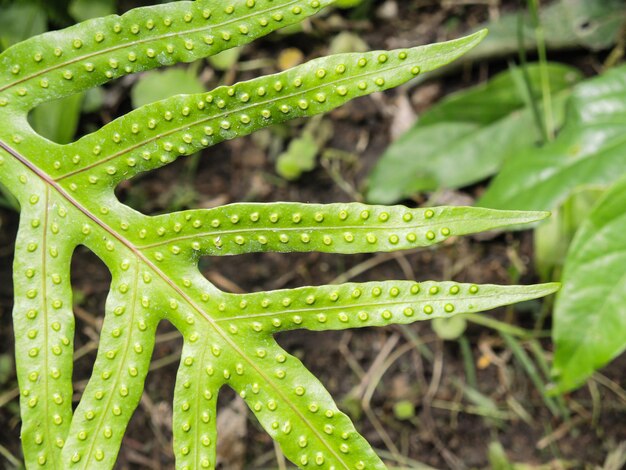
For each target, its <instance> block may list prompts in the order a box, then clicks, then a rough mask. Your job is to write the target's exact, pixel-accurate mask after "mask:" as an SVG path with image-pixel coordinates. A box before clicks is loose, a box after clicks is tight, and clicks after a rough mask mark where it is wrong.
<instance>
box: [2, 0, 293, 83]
mask: <svg viewBox="0 0 626 470" xmlns="http://www.w3.org/2000/svg"><path fill="white" fill-rule="evenodd" d="M299 1H300V0H293V1H291V2H289V3H286V4H284V5H280V6H275V7H273V8H267V9H265V10H263V11H262V12H254V13H251V14H249V15H245V16H241V17H236V18H235V19H232V20H228V21H225V22H223V23H217V24H211V25H209V26H206V27H202V28H195V29H190V30H186V31H180V32H175V33H167V34H163V35H160V36H155V37H154V38H150V39H142V40H139V41H132V42H129V43H127V44H122V45H119V46H113V47H108V48H106V49H101V50H99V51H97V52H92V53H91V54H85V55H82V56H80V57H76V58H74V59H72V60H67V61H65V62H62V63H59V64H57V65H55V66H52V67H47V68H44V69H41V70H40V71H38V72H35V73H32V74H30V75H27V76H25V77H23V78H21V79H19V80H15V81H13V82H11V83H9V84H7V85H4V86H0V93H1V92H3V91H5V90H8V89H10V88H13V87H15V86H18V85H20V84H22V83H24V82H27V81H29V80H32V79H34V78H37V77H40V76H41V75H44V74H46V73H48V72H51V71H53V70H58V69H60V68H63V67H67V66H68V65H72V64H75V63H78V62H81V61H83V60H88V59H91V58H93V57H98V56H100V55H105V54H109V53H111V52H115V51H118V50H121V49H126V48H128V47H135V46H139V45H141V44H147V43H150V42H156V41H161V40H163V39H167V38H171V37H176V36H182V35H186V34H194V33H199V32H201V31H204V30H207V29H213V28H222V27H225V26H228V25H229V24H231V23H237V22H239V21H244V20H247V19H248V18H251V17H254V16H258V15H261V14H263V13H269V12H271V11H274V10H279V9H281V8H285V7H288V6H289V5H293V4H294V3H299ZM119 18H122V17H121V16H119ZM2 55H4V54H2Z"/></svg>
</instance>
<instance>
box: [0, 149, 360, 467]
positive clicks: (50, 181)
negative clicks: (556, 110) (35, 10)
mask: <svg viewBox="0 0 626 470" xmlns="http://www.w3.org/2000/svg"><path fill="white" fill-rule="evenodd" d="M0 148H2V149H3V150H5V151H6V152H8V153H9V154H10V155H11V156H13V157H14V158H16V159H17V160H18V161H19V162H20V163H22V164H23V165H24V166H25V167H27V168H28V169H29V170H31V171H32V172H33V173H34V174H35V175H37V176H38V177H39V178H41V179H42V180H43V181H44V183H45V184H47V185H49V186H51V187H52V188H54V189H55V190H56V191H57V192H58V193H59V194H60V195H61V196H62V197H64V198H65V199H66V200H67V201H68V202H69V203H70V204H71V205H73V206H74V207H75V208H76V209H77V210H78V211H79V212H81V213H82V214H83V215H85V216H86V217H88V218H89V219H90V220H91V221H93V222H94V223H95V224H97V225H98V226H99V227H100V228H101V229H102V230H104V231H105V232H107V233H109V234H110V235H111V236H112V237H114V238H115V239H116V240H117V241H118V242H120V243H121V244H122V245H124V246H125V247H126V248H128V249H129V250H131V251H132V253H133V254H134V255H135V256H136V257H137V259H138V260H141V261H143V262H144V263H145V264H146V265H147V266H148V267H149V268H150V269H152V271H153V272H154V273H155V274H157V276H159V277H160V278H161V279H162V280H163V281H164V282H165V283H166V284H167V285H168V286H169V287H170V288H172V290H174V291H175V292H176V293H177V294H178V295H180V297H181V298H182V299H183V300H184V301H185V302H186V303H187V304H188V305H189V306H190V307H191V308H192V309H193V310H195V311H196V312H198V313H199V314H200V316H201V317H203V318H204V319H205V320H206V321H207V322H208V323H209V325H210V326H211V327H212V328H213V329H214V330H215V332H216V333H217V334H218V336H220V337H221V338H222V339H223V340H224V341H225V342H226V343H228V345H229V346H230V347H232V348H233V350H234V351H235V352H236V353H237V354H239V356H240V357H241V358H243V359H244V360H245V361H246V362H247V363H248V364H250V366H252V368H253V369H255V370H256V372H257V373H258V374H259V375H260V376H261V377H262V378H263V379H264V380H265V382H266V383H267V384H268V385H269V386H270V387H271V388H272V389H273V390H274V391H275V392H276V393H277V394H278V395H279V396H280V397H281V399H282V400H283V401H284V402H285V403H286V404H287V405H288V406H289V407H290V408H291V409H292V411H293V412H294V413H295V414H296V415H297V416H298V417H299V418H300V419H301V420H302V422H303V423H305V424H306V426H308V427H309V429H310V430H311V433H312V434H313V435H315V436H316V437H317V439H318V441H319V442H321V443H322V445H323V446H325V447H326V448H327V449H328V451H329V452H330V453H331V454H332V455H333V456H334V458H335V459H336V460H337V462H340V463H341V464H342V465H343V467H344V468H345V469H346V470H349V468H350V467H349V466H348V465H347V463H346V462H345V461H344V460H343V459H342V457H341V456H340V455H339V454H338V453H337V452H336V451H335V450H334V449H333V448H332V447H331V446H330V445H329V444H328V442H327V441H326V439H324V438H323V436H322V435H321V434H320V433H319V432H318V431H317V429H315V427H314V426H313V425H312V424H311V423H310V421H309V420H308V419H307V418H306V417H305V416H304V415H303V414H302V413H300V410H298V408H297V407H296V406H294V405H293V403H292V402H291V400H290V399H289V398H288V397H287V396H286V395H285V394H284V393H283V391H282V390H281V388H280V387H277V386H276V384H274V382H273V381H272V380H270V378H269V376H268V375H267V374H265V372H264V371H263V370H262V369H261V368H259V367H258V366H257V364H256V363H255V362H254V361H253V360H252V359H251V358H250V357H248V355H246V354H245V353H244V351H242V350H241V348H239V346H238V345H237V343H235V342H234V341H232V340H231V339H230V338H229V337H228V335H227V334H226V332H225V331H224V330H222V328H221V327H220V326H219V325H218V324H217V322H216V321H215V320H214V319H213V318H212V317H211V316H209V315H208V314H207V313H206V312H205V311H204V310H203V309H202V308H200V307H199V306H198V305H197V303H196V302H194V300H193V299H192V298H191V297H190V296H189V295H188V294H187V293H186V292H185V291H183V290H182V289H181V288H180V287H178V286H177V285H176V284H175V283H174V282H173V281H172V280H171V279H170V277H169V276H167V275H166V274H165V273H164V272H163V271H162V270H161V269H159V267H158V266H156V265H155V264H154V263H152V262H151V261H150V260H149V259H148V258H147V257H146V256H145V255H144V254H143V253H142V252H141V251H140V250H138V249H137V248H136V247H135V246H134V245H133V244H132V243H131V242H130V241H128V240H127V239H126V238H124V237H122V236H121V235H119V234H118V233H117V232H115V231H114V230H113V229H112V228H111V227H109V226H108V225H107V224H106V223H105V222H103V221H102V220H100V219H98V218H97V217H95V216H94V215H93V214H91V213H90V212H89V211H88V210H87V209H86V208H85V207H84V206H82V205H81V204H80V203H79V202H78V201H77V200H76V199H74V198H73V197H72V196H71V195H70V194H68V193H67V191H65V189H64V188H63V187H62V186H60V185H59V184H58V183H57V182H56V181H54V180H53V179H52V178H51V177H50V176H49V175H48V174H47V173H45V172H44V171H42V170H41V169H39V168H38V167H36V166H35V165H33V164H32V163H31V162H30V161H29V160H28V159H27V158H26V157H24V156H23V155H21V154H20V153H19V152H18V151H17V150H15V149H14V148H12V147H11V146H9V145H8V144H6V143H5V142H4V141H3V140H2V139H0ZM207 282H208V281H207Z"/></svg>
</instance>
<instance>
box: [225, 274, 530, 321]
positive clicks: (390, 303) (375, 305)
mask: <svg viewBox="0 0 626 470" xmlns="http://www.w3.org/2000/svg"><path fill="white" fill-rule="evenodd" d="M405 282H408V281H405ZM235 295H236V294H235ZM244 295H245V294H244ZM507 295H508V296H509V297H528V293H525V292H520V293H509V294H507ZM490 297H493V295H472V296H471V298H470V299H471V300H474V299H488V298H490ZM420 300H423V301H424V302H453V301H457V302H458V301H459V300H469V299H463V298H462V297H461V296H458V295H457V296H455V297H437V298H432V299H420ZM415 302H416V300H413V301H411V300H407V299H405V300H392V301H381V302H375V303H361V304H351V305H348V306H346V305H331V306H326V307H317V308H315V307H307V308H299V309H289V310H285V311H284V312H278V313H277V312H263V313H249V314H245V315H240V316H236V317H225V318H217V319H216V320H215V322H216V323H221V322H225V321H236V320H254V319H257V318H265V317H276V316H280V315H291V314H294V313H309V312H328V311H332V310H352V309H356V308H381V307H387V306H396V305H407V304H410V303H415ZM464 313H472V312H463V311H460V312H457V311H455V312H454V315H462V314H464ZM417 316H419V315H417ZM428 317H429V318H436V316H435V315H428Z"/></svg>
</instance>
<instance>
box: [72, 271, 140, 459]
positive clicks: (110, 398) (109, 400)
mask: <svg viewBox="0 0 626 470" xmlns="http://www.w3.org/2000/svg"><path fill="white" fill-rule="evenodd" d="M138 282H139V262H137V263H136V264H135V273H134V275H133V287H132V292H133V298H132V310H131V311H132V314H131V317H130V321H129V322H128V324H129V325H131V326H130V328H129V332H128V335H126V338H127V339H126V344H125V345H124V354H123V355H122V357H121V361H120V364H124V363H125V362H126V358H127V357H128V351H129V350H130V343H131V342H132V334H133V325H134V320H135V315H136V313H137V290H138ZM122 370H123V368H122V367H120V368H119V369H118V370H117V373H116V374H115V382H114V383H113V386H112V387H111V389H110V390H111V393H110V394H109V396H108V398H107V401H106V404H105V406H104V410H103V412H102V413H101V414H100V419H99V420H98V425H97V427H96V432H95V433H94V435H95V436H99V435H100V430H101V429H102V425H103V424H104V422H105V420H104V418H105V417H106V415H107V414H108V411H109V409H110V407H111V403H112V402H113V397H114V396H115V391H116V390H117V386H118V384H119V383H120V376H121V375H122ZM95 442H96V439H91V443H90V445H89V450H88V452H87V458H86V459H85V463H86V464H89V463H90V462H91V455H92V453H93V451H94V444H95ZM83 468H85V467H84V466H83Z"/></svg>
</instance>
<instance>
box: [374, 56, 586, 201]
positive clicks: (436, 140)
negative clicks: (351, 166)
mask: <svg viewBox="0 0 626 470" xmlns="http://www.w3.org/2000/svg"><path fill="white" fill-rule="evenodd" d="M548 74H549V76H550V84H551V87H552V88H551V89H552V92H553V93H554V98H555V99H554V103H555V114H556V115H557V116H561V115H562V114H563V107H564V102H565V97H566V96H567V95H566V94H561V95H559V92H561V91H564V90H567V89H568V88H570V87H571V86H572V85H573V84H574V83H576V82H577V81H578V80H579V79H580V76H581V75H580V72H578V71H577V70H576V69H573V68H571V67H568V66H565V65H560V64H550V65H549V66H548ZM528 76H529V78H530V85H531V91H532V93H533V95H534V96H533V98H536V97H537V96H538V95H539V94H540V88H541V76H540V67H539V66H537V65H532V66H529V68H528ZM526 95H527V92H526V89H525V88H524V86H523V79H522V77H521V72H520V70H517V69H513V70H509V71H507V72H503V73H501V74H499V75H497V76H496V77H494V78H493V79H492V80H491V81H489V82H488V83H486V84H483V85H479V86H477V87H474V88H471V89H469V90H464V91H461V92H459V93H455V94H453V95H451V96H450V97H448V98H446V99H445V100H443V101H442V102H441V103H439V104H437V105H435V106H433V107H432V108H431V109H430V110H428V111H427V112H425V113H424V115H423V116H421V117H420V119H419V120H418V122H417V123H416V124H415V125H414V126H413V127H412V128H411V129H410V130H409V131H407V132H406V133H405V134H404V135H403V136H402V137H400V139H399V140H398V141H396V142H395V143H393V144H392V145H391V146H390V147H389V148H388V149H387V150H386V151H385V153H384V154H383V155H382V157H381V159H380V161H379V162H378V163H377V165H376V167H375V168H374V170H373V171H372V173H371V174H370V181H369V185H368V193H367V199H368V201H370V202H375V203H383V204H389V203H393V202H396V201H398V200H400V199H402V198H405V197H409V196H411V195H413V194H415V193H419V192H423V191H434V190H436V189H438V188H454V189H456V188H460V187H463V186H467V185H469V184H473V183H476V182H477V181H480V180H483V179H485V178H487V177H488V176H491V175H493V174H495V173H496V172H497V171H498V169H499V168H500V167H501V166H502V164H503V163H504V161H505V160H506V159H507V158H508V157H509V156H511V155H515V154H516V153H517V152H518V151H519V150H520V149H521V148H534V147H535V145H536V144H537V142H538V141H539V140H540V138H541V136H540V135H539V132H538V130H537V127H536V126H535V123H534V120H533V113H532V110H531V109H530V104H529V97H526Z"/></svg>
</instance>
